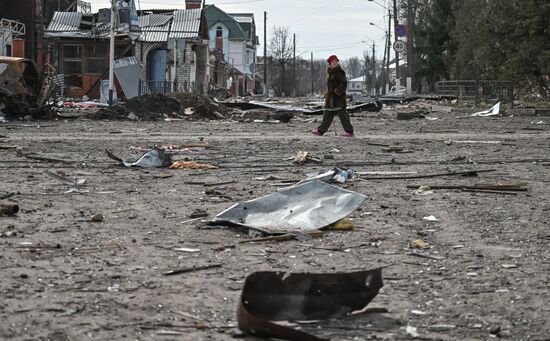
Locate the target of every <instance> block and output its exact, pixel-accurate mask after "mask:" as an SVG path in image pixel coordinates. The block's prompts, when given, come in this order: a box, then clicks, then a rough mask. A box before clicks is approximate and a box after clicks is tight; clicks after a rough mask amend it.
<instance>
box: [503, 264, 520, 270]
mask: <svg viewBox="0 0 550 341" xmlns="http://www.w3.org/2000/svg"><path fill="white" fill-rule="evenodd" d="M501 266H502V267H503V268H504V269H514V268H517V267H518V266H517V265H516V264H501Z"/></svg>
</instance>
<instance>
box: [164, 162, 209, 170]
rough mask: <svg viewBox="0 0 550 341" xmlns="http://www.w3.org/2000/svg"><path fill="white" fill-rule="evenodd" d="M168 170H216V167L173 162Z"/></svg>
mask: <svg viewBox="0 0 550 341" xmlns="http://www.w3.org/2000/svg"><path fill="white" fill-rule="evenodd" d="M168 168H188V169H218V166H214V165H210V164H208V163H199V162H196V161H174V162H173V163H172V164H171V165H170V166H169V167H168Z"/></svg>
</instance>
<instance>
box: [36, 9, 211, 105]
mask: <svg viewBox="0 0 550 341" xmlns="http://www.w3.org/2000/svg"><path fill="white" fill-rule="evenodd" d="M119 2H120V1H119ZM192 3H193V2H192V1H188V7H187V8H186V9H184V10H155V11H142V12H139V16H138V12H137V11H135V5H134V3H133V1H130V2H129V3H128V6H120V7H121V8H122V11H119V15H118V17H119V18H120V23H119V25H118V26H117V29H116V34H115V60H117V61H118V62H119V64H120V60H123V61H124V63H122V64H124V65H126V64H128V63H138V64H139V65H141V66H143V68H144V70H143V72H142V74H143V76H142V77H141V76H140V77H139V80H140V81H141V82H140V81H138V82H132V83H128V86H130V87H132V88H131V89H124V87H121V83H123V82H122V79H116V80H115V81H116V87H117V93H119V94H124V95H125V97H126V98H131V97H133V95H135V94H137V93H144V92H167V91H190V90H193V91H204V89H205V88H206V86H207V85H208V82H209V75H208V39H207V38H208V35H207V32H206V30H205V20H204V17H203V14H202V10H201V9H200V8H196V7H193V6H192V5H193V4H192ZM134 11H135V14H134ZM110 16H111V11H110V9H100V10H99V12H98V13H94V14H85V13H82V12H55V14H54V16H53V18H52V20H51V22H50V23H49V25H48V27H47V29H46V31H45V37H46V38H47V40H48V42H49V44H50V47H51V51H52V54H51V61H52V64H53V65H54V66H55V67H56V69H57V70H58V72H59V73H61V74H63V75H64V80H65V84H64V89H65V95H66V96H67V97H76V98H78V97H82V96H84V95H86V96H88V97H90V98H99V97H100V88H101V81H102V80H104V79H106V78H107V74H108V70H109V33H110V20H111V18H110ZM134 17H135V19H137V20H134ZM129 57H134V58H129ZM117 76H120V74H117ZM117 78H121V77H117ZM138 87H139V89H138ZM136 90H138V91H136ZM127 93H128V94H132V95H128V94H127Z"/></svg>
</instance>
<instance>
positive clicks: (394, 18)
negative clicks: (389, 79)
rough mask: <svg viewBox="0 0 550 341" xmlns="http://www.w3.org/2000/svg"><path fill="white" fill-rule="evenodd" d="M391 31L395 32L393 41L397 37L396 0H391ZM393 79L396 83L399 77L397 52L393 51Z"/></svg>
mask: <svg viewBox="0 0 550 341" xmlns="http://www.w3.org/2000/svg"><path fill="white" fill-rule="evenodd" d="M393 33H394V34H395V41H397V40H398V39H399V37H398V36H397V0H393ZM395 79H396V83H397V80H398V79H399V52H397V51H395Z"/></svg>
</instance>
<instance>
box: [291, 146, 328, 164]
mask: <svg viewBox="0 0 550 341" xmlns="http://www.w3.org/2000/svg"><path fill="white" fill-rule="evenodd" d="M307 161H313V162H317V163H319V162H321V160H320V159H318V158H314V157H313V156H311V155H309V152H306V151H302V150H300V151H298V153H296V156H295V157H294V159H293V160H292V162H294V163H295V164H297V165H300V166H301V165H303V164H305V163H306V162H307Z"/></svg>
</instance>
